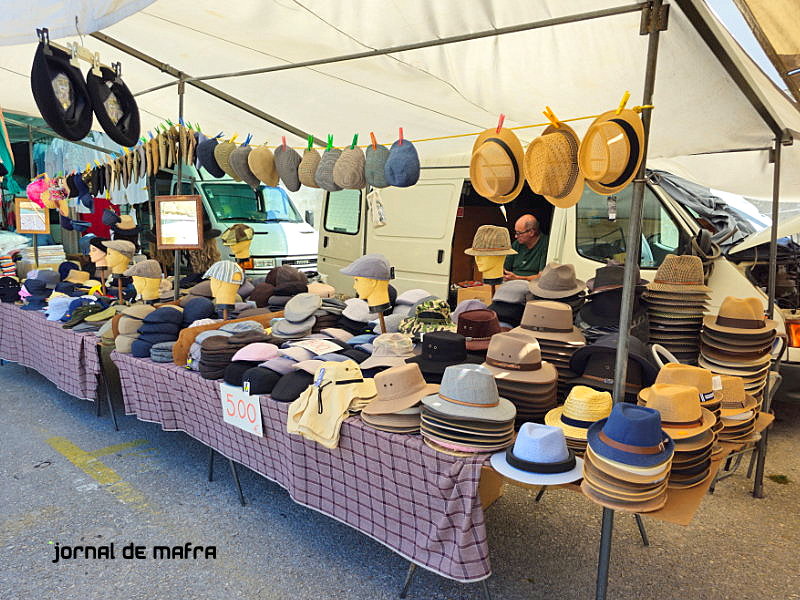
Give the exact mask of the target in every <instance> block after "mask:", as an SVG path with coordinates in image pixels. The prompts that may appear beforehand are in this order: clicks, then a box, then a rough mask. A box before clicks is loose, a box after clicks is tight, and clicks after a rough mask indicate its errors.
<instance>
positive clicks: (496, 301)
mask: <svg viewBox="0 0 800 600" xmlns="http://www.w3.org/2000/svg"><path fill="white" fill-rule="evenodd" d="M527 300H528V282H527V281H525V280H523V279H514V280H511V281H506V282H505V283H503V284H501V285H499V286H497V287H496V288H495V291H494V296H492V303H491V304H490V305H489V310H493V311H494V312H495V313H497V318H498V319H499V320H500V324H501V325H503V326H505V327H509V328H511V327H516V326H517V325H519V324H520V321H522V313H523V312H525V302H526V301H527Z"/></svg>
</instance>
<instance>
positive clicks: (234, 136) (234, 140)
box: [228, 133, 239, 144]
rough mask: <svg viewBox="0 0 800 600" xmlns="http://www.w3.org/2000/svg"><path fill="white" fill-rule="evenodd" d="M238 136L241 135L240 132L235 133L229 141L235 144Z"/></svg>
mask: <svg viewBox="0 0 800 600" xmlns="http://www.w3.org/2000/svg"><path fill="white" fill-rule="evenodd" d="M238 136H239V134H238V133H234V134H233V137H232V138H231V139H229V140H228V141H229V142H230V143H231V144H234V143H236V138H237V137H238Z"/></svg>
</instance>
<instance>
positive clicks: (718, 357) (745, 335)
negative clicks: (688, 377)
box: [699, 296, 776, 398]
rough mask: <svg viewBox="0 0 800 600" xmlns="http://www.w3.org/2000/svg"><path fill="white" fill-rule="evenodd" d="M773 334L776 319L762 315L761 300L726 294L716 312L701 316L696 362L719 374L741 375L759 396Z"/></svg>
mask: <svg viewBox="0 0 800 600" xmlns="http://www.w3.org/2000/svg"><path fill="white" fill-rule="evenodd" d="M775 335H776V324H775V321H773V320H771V319H767V318H766V317H765V316H764V307H763V304H762V302H761V300H759V299H758V298H734V297H733V296H728V297H727V298H725V300H723V301H722V304H721V305H720V307H719V313H717V314H716V315H710V316H706V317H704V318H703V330H702V333H701V334H700V358H699V364H700V366H701V367H705V368H706V369H709V370H711V371H713V372H714V373H716V374H719V375H735V376H737V377H741V378H742V379H744V387H745V389H746V390H747V392H748V393H750V394H752V395H753V396H755V397H756V398H760V396H761V393H762V391H763V389H764V386H765V385H766V383H767V377H768V375H769V369H770V364H771V360H772V357H771V354H770V353H771V351H772V346H773V343H774V341H775Z"/></svg>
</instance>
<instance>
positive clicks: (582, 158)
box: [578, 109, 644, 196]
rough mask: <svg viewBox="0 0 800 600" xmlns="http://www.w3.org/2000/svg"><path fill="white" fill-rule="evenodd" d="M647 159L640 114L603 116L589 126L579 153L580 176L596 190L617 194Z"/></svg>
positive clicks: (600, 192)
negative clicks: (645, 158) (644, 159)
mask: <svg viewBox="0 0 800 600" xmlns="http://www.w3.org/2000/svg"><path fill="white" fill-rule="evenodd" d="M643 157H644V125H642V119H641V117H640V116H639V114H638V113H636V112H634V111H632V110H627V109H623V110H621V111H619V114H617V111H616V110H610V111H608V112H605V113H603V114H602V115H600V116H599V117H597V119H595V120H594V122H593V123H592V124H591V125H590V126H589V129H588V130H587V131H586V135H584V136H583V141H582V142H581V146H580V149H579V150H578V164H579V166H580V170H581V174H582V175H583V177H584V178H585V180H586V185H588V186H589V187H590V188H591V189H592V190H593V191H595V192H597V193H598V194H601V195H605V196H607V195H610V194H614V193H616V192H618V191H620V190H621V189H623V188H624V187H626V186H627V185H628V184H629V183H630V182H631V181H633V178H634V177H635V176H636V173H637V172H638V170H639V166H640V165H641V164H642V158H643Z"/></svg>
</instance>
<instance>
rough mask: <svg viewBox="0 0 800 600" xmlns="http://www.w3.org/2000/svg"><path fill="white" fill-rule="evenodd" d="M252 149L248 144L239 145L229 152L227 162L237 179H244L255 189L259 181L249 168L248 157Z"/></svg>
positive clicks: (259, 183)
mask: <svg viewBox="0 0 800 600" xmlns="http://www.w3.org/2000/svg"><path fill="white" fill-rule="evenodd" d="M252 150H253V149H252V148H251V147H250V146H239V147H238V148H236V149H235V150H234V151H233V152H231V155H230V157H228V162H229V163H230V165H231V169H233V171H234V172H235V173H236V175H237V176H238V177H239V179H241V180H242V181H244V182H245V183H246V184H247V185H249V186H250V187H251V188H252V189H253V190H257V189H258V187H259V186H260V185H261V182H260V181H259V179H258V177H256V175H255V173H253V171H252V170H251V169H250V165H249V158H250V153H251V152H252Z"/></svg>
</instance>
